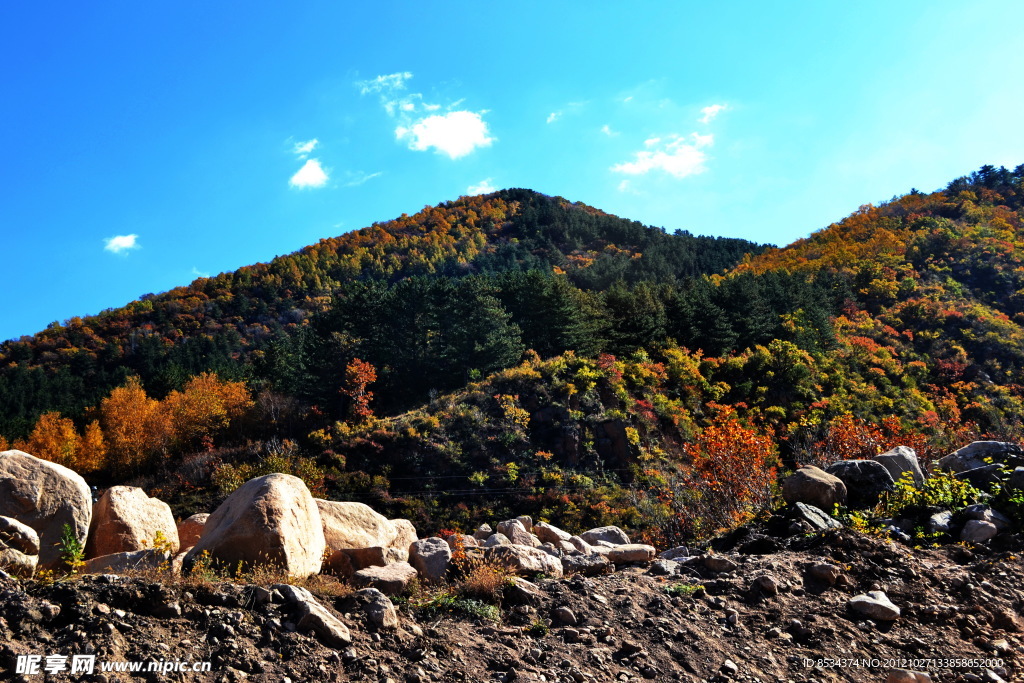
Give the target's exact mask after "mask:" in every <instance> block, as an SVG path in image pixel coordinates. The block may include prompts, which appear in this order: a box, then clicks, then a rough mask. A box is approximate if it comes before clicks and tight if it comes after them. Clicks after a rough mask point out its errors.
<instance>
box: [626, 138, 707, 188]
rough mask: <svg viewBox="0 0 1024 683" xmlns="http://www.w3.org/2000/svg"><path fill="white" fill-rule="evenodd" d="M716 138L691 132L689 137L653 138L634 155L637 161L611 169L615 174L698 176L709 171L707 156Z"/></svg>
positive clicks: (646, 141) (627, 162)
mask: <svg viewBox="0 0 1024 683" xmlns="http://www.w3.org/2000/svg"><path fill="white" fill-rule="evenodd" d="M714 141H715V138H714V136H713V135H699V134H697V133H691V134H690V135H688V136H682V135H676V134H673V135H669V136H666V137H665V138H664V139H663V138H649V139H648V140H645V141H644V147H645V148H646V149H642V150H640V151H638V152H634V154H633V156H634V160H633V161H626V162H623V163H621V164H616V165H614V166H612V167H611V170H612V171H613V172H615V173H625V174H626V175H645V174H647V173H650V172H651V171H662V172H664V173H667V174H669V175H671V176H673V177H676V178H685V177H686V176H690V175H697V174H699V173H703V172H704V171H706V170H707V167H706V166H705V165H704V163H705V162H706V161H707V159H708V157H707V154H706V153H705V152H704V151H703V149H704V148H705V147H710V146H711V145H712V144H714Z"/></svg>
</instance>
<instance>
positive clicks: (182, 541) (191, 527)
mask: <svg viewBox="0 0 1024 683" xmlns="http://www.w3.org/2000/svg"><path fill="white" fill-rule="evenodd" d="M209 518H210V515H209V514H207V513H205V512H197V513H196V514H194V515H192V516H191V517H188V518H186V519H183V520H181V522H179V523H178V544H179V546H180V548H181V549H182V550H188V549H189V548H191V547H192V546H194V545H195V544H196V543H198V542H199V539H200V538H201V537H202V535H203V529H204V528H206V520H208V519H209Z"/></svg>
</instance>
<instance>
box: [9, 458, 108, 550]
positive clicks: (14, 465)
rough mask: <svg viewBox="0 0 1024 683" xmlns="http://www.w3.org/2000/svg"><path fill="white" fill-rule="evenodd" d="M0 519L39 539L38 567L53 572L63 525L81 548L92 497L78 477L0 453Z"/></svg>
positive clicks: (35, 460) (65, 470) (37, 461)
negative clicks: (27, 529) (28, 530)
mask: <svg viewBox="0 0 1024 683" xmlns="http://www.w3.org/2000/svg"><path fill="white" fill-rule="evenodd" d="M0 515H3V516H5V517H11V518H13V519H16V520H18V521H19V522H21V523H22V524H25V525H27V526H30V527H32V528H33V529H34V530H35V532H36V533H37V534H38V535H39V567H40V568H41V569H56V568H58V567H60V566H62V564H63V560H62V559H61V548H60V542H61V536H62V535H63V533H64V525H65V524H67V525H69V526H70V527H71V532H72V534H74V536H75V538H76V539H77V540H78V542H79V543H80V544H82V545H83V546H84V545H85V543H86V538H87V536H88V534H89V522H90V520H91V519H92V495H91V493H90V491H89V486H88V485H87V484H86V483H85V480H84V479H82V477H80V476H79V475H78V474H76V473H75V472H72V471H71V470H69V469H68V468H66V467H63V466H61V465H58V464H56V463H52V462H49V461H47V460H41V459H39V458H36V457H34V456H31V455H29V454H28V453H23V452H22V451H3V452H2V453H0Z"/></svg>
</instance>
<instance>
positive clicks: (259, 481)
mask: <svg viewBox="0 0 1024 683" xmlns="http://www.w3.org/2000/svg"><path fill="white" fill-rule="evenodd" d="M326 545H327V544H326V542H325V540H324V529H323V523H322V522H321V521H320V511H319V509H318V507H317V504H316V502H315V501H314V499H313V496H312V495H311V494H310V492H309V489H308V488H306V485H305V484H304V483H303V481H302V480H301V479H299V478H298V477H294V476H292V475H290V474H268V475H266V476H263V477H258V478H256V479H250V480H249V481H247V482H245V483H244V484H242V486H240V487H239V488H238V490H236V491H235V492H234V493H232V494H231V495H230V496H228V499H227V500H225V501H224V502H223V503H222V504H221V506H220V507H218V508H217V509H216V510H215V511H214V512H213V514H212V515H210V518H209V519H208V520H207V521H206V527H205V529H203V535H202V538H200V539H199V542H198V543H196V545H195V546H194V547H193V548H192V550H190V551H189V552H188V555H186V556H185V563H184V564H185V568H186V569H191V567H192V565H193V564H194V563H195V561H196V558H197V557H199V555H200V554H201V553H203V552H204V551H205V552H209V553H210V556H211V558H212V559H213V560H214V562H216V563H219V564H222V565H225V566H228V567H231V568H232V569H233V568H235V567H237V566H238V565H239V563H240V564H241V565H242V567H243V569H248V568H251V567H253V566H254V565H259V564H273V565H277V566H278V567H279V568H281V569H282V570H284V571H285V572H287V573H288V574H289V575H292V576H309V575H311V574H316V573H318V572H319V571H320V565H321V560H322V558H323V554H324V549H325V548H326Z"/></svg>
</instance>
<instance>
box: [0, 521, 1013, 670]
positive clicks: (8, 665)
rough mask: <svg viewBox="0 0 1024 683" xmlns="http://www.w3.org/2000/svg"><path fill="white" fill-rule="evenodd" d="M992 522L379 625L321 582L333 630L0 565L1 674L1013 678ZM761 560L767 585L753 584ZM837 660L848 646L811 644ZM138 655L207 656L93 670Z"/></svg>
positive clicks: (1001, 562)
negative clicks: (62, 667) (977, 532)
mask: <svg viewBox="0 0 1024 683" xmlns="http://www.w3.org/2000/svg"><path fill="white" fill-rule="evenodd" d="M1000 539H1001V540H1000V547H999V548H998V549H991V548H975V549H967V548H965V547H962V546H960V545H951V546H946V547H942V548H937V549H928V550H912V549H909V548H907V547H905V546H901V545H897V544H895V543H893V542H891V541H887V540H882V539H878V538H874V537H869V536H864V535H861V534H858V533H856V532H853V531H850V530H846V529H843V530H837V531H831V532H827V533H824V534H818V535H815V536H808V537H797V538H795V539H793V540H791V541H789V542H788V547H782V548H779V549H775V548H773V547H772V544H770V543H769V544H764V543H761V544H758V543H756V542H754V543H751V542H750V538H747V539H746V540H745V541H744V542H739V541H736V542H735V543H734V545H738V546H739V547H741V548H743V549H744V550H746V551H747V552H748V553H749V552H750V551H752V550H756V551H758V552H766V553H767V554H744V553H732V552H719V553H716V554H719V555H722V556H724V557H726V558H728V559H731V560H732V561H734V562H735V563H736V567H735V569H732V570H729V571H725V572H712V571H710V570H709V569H708V568H707V567H706V566H705V563H704V562H702V561H700V560H695V561H691V562H690V563H689V564H683V565H682V566H680V567H679V568H678V569H679V572H680V573H678V574H674V575H670V576H654V575H651V573H650V572H651V571H652V568H651V567H648V566H630V567H620V568H619V569H618V570H617V571H616V572H614V573H612V574H607V575H603V576H594V577H583V576H580V575H576V576H572V577H567V578H564V579H558V580H544V579H542V580H539V581H537V582H536V586H537V589H538V590H537V592H536V594H534V595H530V594H529V591H524V590H521V589H520V590H516V589H511V588H510V589H506V592H505V597H504V600H503V604H502V605H501V608H502V609H501V620H500V621H499V622H488V621H485V620H480V619H473V618H470V617H459V616H451V615H449V616H443V617H440V618H437V619H435V620H430V621H428V620H425V619H422V618H421V620H417V619H416V618H415V617H414V615H413V613H412V612H411V611H410V610H409V608H408V607H407V606H404V605H403V604H402V603H401V601H399V607H400V615H401V627H400V628H399V629H397V630H381V631H378V630H376V629H374V628H373V627H372V626H371V625H370V623H369V622H368V620H367V617H366V615H365V614H364V613H363V612H362V611H361V609H360V608H359V607H358V605H354V604H353V601H352V600H351V599H349V598H346V597H345V596H344V595H342V596H340V597H338V596H337V595H330V594H326V593H321V594H320V595H318V598H319V599H320V602H321V603H322V604H323V605H324V606H326V607H328V608H331V609H332V610H333V611H334V612H335V613H336V614H337V615H338V616H340V617H341V619H342V621H343V622H344V623H345V624H347V625H348V626H349V628H350V629H351V632H352V643H351V644H350V645H346V646H341V647H330V646H328V645H325V644H323V643H321V642H320V641H318V640H317V639H316V637H313V636H311V635H310V634H308V633H298V632H294V630H292V629H294V625H293V623H292V621H291V620H292V614H291V613H290V605H288V604H286V603H283V602H270V603H267V604H262V605H257V602H258V601H257V599H256V597H255V587H254V586H247V585H236V584H209V585H191V586H190V585H188V584H160V583H156V582H153V581H150V580H145V579H141V578H126V577H112V576H86V577H81V578H76V579H72V580H67V581H60V582H57V583H56V584H50V585H46V584H42V583H39V582H32V581H28V582H17V581H15V580H13V579H0V642H2V643H3V645H2V647H0V680H14V681H43V680H46V681H50V680H79V679H80V680H86V681H104V680H105V681H119V680H138V679H143V680H150V681H161V680H166V681H206V680H211V681H240V680H251V681H274V682H275V683H277V682H280V681H286V680H290V681H292V682H299V681H314V680H315V681H348V680H352V681H394V682H395V683H400V682H404V681H463V680H472V681H513V680H514V681H531V680H536V681H577V682H581V681H615V680H644V679H646V680H655V681H673V680H680V681H712V680H737V681H773V682H774V681H819V682H824V681H883V680H886V678H887V676H888V675H889V673H890V672H889V671H888V669H891V668H908V669H915V670H918V671H927V672H928V673H929V674H930V676H931V679H932V680H934V681H997V680H1000V679H1001V680H1005V681H1019V680H1024V654H1022V653H1024V634H1022V632H1021V630H1022V628H1024V619H1022V613H1024V562H1022V560H1021V554H1022V553H1021V549H1022V548H1024V539H1022V538H1021V536H1020V535H1017V536H1011V535H1005V534H1004V535H1002V536H1001V537H1000ZM740 540H742V539H740ZM755 541H756V538H755ZM726 545H729V543H727V544H726ZM821 563H831V564H833V565H836V566H837V567H838V568H839V569H840V571H841V574H840V578H839V579H838V580H837V581H836V583H835V584H834V585H830V583H829V582H828V581H827V580H824V579H820V580H819V579H815V578H812V577H811V576H810V575H809V573H808V570H809V569H810V567H812V566H813V565H816V564H821ZM653 571H658V569H657V568H654V569H653ZM762 575H769V576H771V577H772V578H773V579H774V581H775V584H776V586H777V588H778V593H777V594H776V595H771V594H770V593H771V592H772V591H771V589H770V586H769V589H768V592H767V594H766V593H765V591H763V590H759V589H757V588H752V586H753V584H754V582H755V580H756V579H757V578H758V577H760V576H762ZM765 583H766V584H767V583H769V582H765ZM697 585H702V586H703V587H704V588H703V589H701V588H696V587H695V586H697ZM869 590H881V591H884V592H885V594H886V595H887V596H888V597H889V599H890V600H891V601H892V602H893V603H895V605H897V606H898V607H899V608H900V610H901V615H900V617H899V619H897V620H896V621H894V622H881V621H878V622H876V621H872V620H870V619H867V618H865V617H862V616H858V615H856V614H855V613H854V612H853V611H852V610H851V609H850V608H849V606H848V604H847V603H848V601H849V600H850V598H852V597H853V596H855V595H858V594H861V593H864V592H866V591H869ZM314 592H316V591H314ZM559 608H567V610H560V609H559ZM567 612H571V613H572V614H571V616H570V615H569V614H567ZM573 619H575V621H576V623H575V624H573V623H572V621H573ZM19 654H32V655H44V656H45V655H53V654H63V655H68V656H69V657H70V656H71V655H75V654H95V655H96V662H97V664H96V669H95V673H94V674H92V675H86V676H81V677H80V676H78V675H75V676H69V675H68V674H55V675H51V674H38V675H19V674H17V673H15V666H16V660H17V655H19ZM839 659H851V660H863V661H853V662H850V661H847V662H841V661H825V660H839ZM915 659H916V660H921V661H918V662H913V661H903V660H915ZM136 660H140V661H158V660H170V661H176V660H193V661H209V662H211V664H212V671H211V672H210V673H192V672H188V673H181V672H170V673H167V674H165V675H162V674H157V673H142V674H134V678H132V675H130V674H125V673H106V674H101V673H99V667H100V664H99V663H100V662H103V661H110V662H118V661H136ZM808 660H810V661H811V663H810V664H808ZM815 660H823V661H822V662H821V663H820V664H818V665H815V664H814V662H815ZM872 660H877V661H872ZM943 660H954V661H943ZM956 660H961V661H956ZM963 660H967V661H963ZM901 661H902V663H903V666H900V664H901ZM44 663H45V662H44ZM894 664H895V666H893V665H894ZM904 680H912V679H904Z"/></svg>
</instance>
